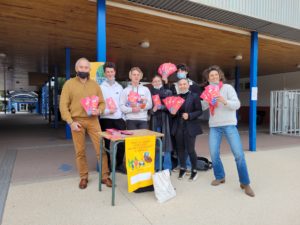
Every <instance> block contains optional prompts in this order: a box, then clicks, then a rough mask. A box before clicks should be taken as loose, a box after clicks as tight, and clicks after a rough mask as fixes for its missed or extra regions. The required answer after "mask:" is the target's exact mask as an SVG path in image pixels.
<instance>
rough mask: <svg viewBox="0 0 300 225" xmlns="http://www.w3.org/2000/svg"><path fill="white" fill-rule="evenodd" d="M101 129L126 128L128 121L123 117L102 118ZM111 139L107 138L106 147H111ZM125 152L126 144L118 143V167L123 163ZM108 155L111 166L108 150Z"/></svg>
mask: <svg viewBox="0 0 300 225" xmlns="http://www.w3.org/2000/svg"><path fill="white" fill-rule="evenodd" d="M100 125H101V129H102V130H103V131H105V130H106V129H110V128H115V129H118V130H126V123H125V121H124V120H123V119H100ZM109 145H110V141H109V140H107V139H105V147H106V148H107V149H109ZM124 154H125V145H124V143H120V144H118V151H117V155H116V167H119V166H122V165H123V160H124ZM107 156H108V166H109V168H111V161H110V155H109V153H108V152H107Z"/></svg>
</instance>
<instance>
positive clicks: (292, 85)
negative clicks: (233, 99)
mask: <svg viewBox="0 0 300 225" xmlns="http://www.w3.org/2000/svg"><path fill="white" fill-rule="evenodd" d="M247 82H249V78H243V79H240V83H241V85H242V86H243V85H244V84H245V83H247ZM229 83H232V84H234V81H230V82H229ZM257 84H258V100H257V106H270V93H271V91H274V90H289V89H300V71H297V72H291V73H281V74H274V75H266V76H259V77H258V83H257ZM242 89H243V88H242ZM239 97H240V100H241V103H242V106H249V99H250V91H249V90H241V91H240V96H239Z"/></svg>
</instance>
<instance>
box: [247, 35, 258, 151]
mask: <svg viewBox="0 0 300 225" xmlns="http://www.w3.org/2000/svg"><path fill="white" fill-rule="evenodd" d="M257 68H258V33H257V32H256V31H254V32H252V33H251V52H250V112H249V150H250V151H256V110H257Z"/></svg>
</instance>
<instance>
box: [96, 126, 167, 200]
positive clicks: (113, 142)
mask: <svg viewBox="0 0 300 225" xmlns="http://www.w3.org/2000/svg"><path fill="white" fill-rule="evenodd" d="M130 131H131V132H133V134H132V135H125V137H121V138H111V135H110V134H108V133H107V132H99V137H100V160H99V162H98V165H99V191H101V190H102V187H101V186H102V183H101V180H102V152H103V149H104V150H105V151H107V152H109V153H110V156H111V159H112V200H111V204H112V205H113V206H114V205H115V184H116V168H115V165H116V155H117V150H118V148H117V147H118V144H119V143H122V142H125V140H126V138H131V137H143V136H155V137H156V140H158V143H159V153H160V154H159V155H160V157H159V170H161V169H162V140H161V138H162V137H163V136H164V135H163V134H162V133H158V132H154V131H151V130H146V129H141V130H130ZM104 139H108V140H110V147H109V148H110V149H107V148H105V144H104Z"/></svg>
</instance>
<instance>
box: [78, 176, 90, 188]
mask: <svg viewBox="0 0 300 225" xmlns="http://www.w3.org/2000/svg"><path fill="white" fill-rule="evenodd" d="M88 182H89V181H88V179H86V178H82V179H81V180H80V183H79V188H80V189H85V188H86V187H87V184H88Z"/></svg>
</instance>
